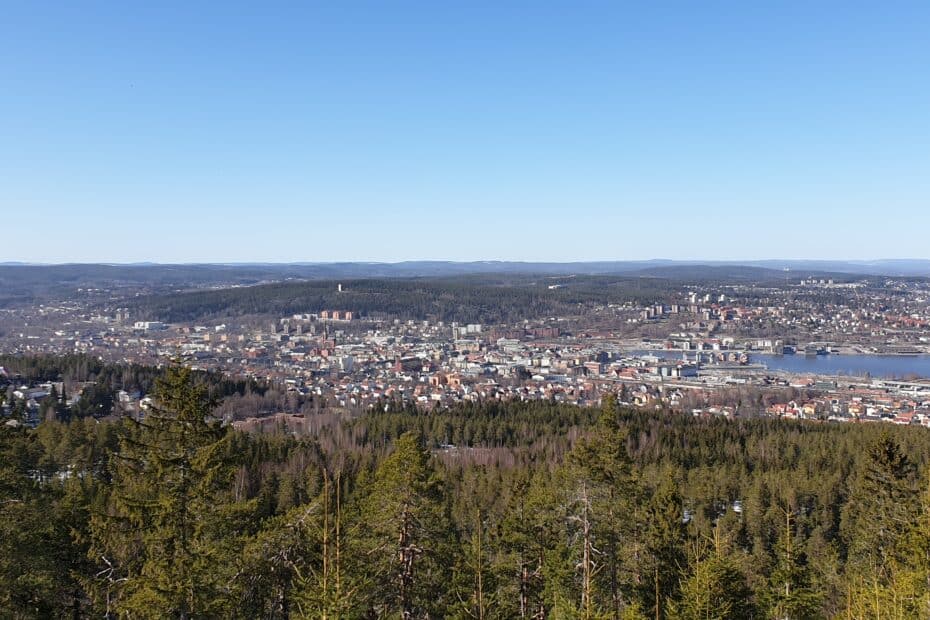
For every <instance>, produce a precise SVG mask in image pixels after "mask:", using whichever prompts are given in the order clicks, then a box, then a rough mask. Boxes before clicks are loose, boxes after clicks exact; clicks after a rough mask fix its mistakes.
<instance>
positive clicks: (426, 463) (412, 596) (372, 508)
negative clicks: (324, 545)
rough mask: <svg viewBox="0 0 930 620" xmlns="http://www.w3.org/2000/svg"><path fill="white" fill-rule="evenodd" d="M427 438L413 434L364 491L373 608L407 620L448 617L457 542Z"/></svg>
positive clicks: (364, 565)
mask: <svg viewBox="0 0 930 620" xmlns="http://www.w3.org/2000/svg"><path fill="white" fill-rule="evenodd" d="M420 443H421V440H420V438H419V437H418V436H417V435H415V434H413V433H405V434H403V435H401V436H400V437H399V438H398V439H397V440H396V441H395V442H394V451H393V452H392V453H391V455H390V456H388V457H387V458H386V459H385V460H384V461H383V462H382V463H381V465H380V466H379V467H378V469H377V470H376V471H375V473H374V475H373V476H372V478H371V480H370V481H368V482H367V483H366V484H365V488H363V489H362V490H360V495H361V499H360V502H359V505H358V509H359V510H358V511H357V513H356V515H355V517H356V519H358V520H359V521H358V523H359V525H358V539H357V540H356V541H355V542H356V543H357V546H356V548H355V549H354V554H353V556H354V557H353V561H354V562H356V565H355V567H354V570H355V571H356V573H357V574H358V577H357V578H359V579H363V580H365V581H368V582H369V583H370V588H367V592H366V594H367V595H368V601H367V602H368V605H369V606H370V607H371V609H372V610H373V612H374V613H376V614H377V615H379V616H386V615H392V614H399V615H400V617H401V618H403V620H412V619H413V618H421V617H427V616H441V615H443V613H444V610H445V609H446V608H447V606H448V604H449V601H448V600H447V598H446V596H445V595H446V594H447V588H446V586H447V585H448V583H449V579H450V576H451V570H450V567H451V564H452V546H451V541H450V540H449V536H450V533H451V531H452V530H451V524H450V523H449V517H448V507H447V505H446V501H445V497H444V493H443V484H442V481H441V480H440V478H439V476H438V475H437V473H436V470H435V469H434V466H433V463H432V460H431V457H430V454H429V452H428V451H426V450H425V449H424V448H423V447H421V445H420Z"/></svg>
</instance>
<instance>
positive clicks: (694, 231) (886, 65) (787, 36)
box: [0, 1, 930, 262]
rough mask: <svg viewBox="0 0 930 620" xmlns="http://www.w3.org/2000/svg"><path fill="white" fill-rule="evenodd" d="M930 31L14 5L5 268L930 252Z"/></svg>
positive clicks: (896, 13) (400, 10) (562, 7)
mask: <svg viewBox="0 0 930 620" xmlns="http://www.w3.org/2000/svg"><path fill="white" fill-rule="evenodd" d="M763 5H766V6H763ZM928 31H930V3H928V2H925V1H923V2H871V3H864V2H855V1H846V2H828V1H823V2H787V1H786V2H772V3H760V2H745V1H744V2H730V3H724V2H713V1H709V2H680V3H679V2H617V1H614V2H603V3H594V2H577V1H576V2H564V3H553V2H540V1H536V2H487V3H485V2H477V1H475V2H467V3H466V2H372V3H363V2H331V3H325V4H324V3H309V2H301V3H293V4H279V3H258V2H253V3H241V4H240V3H235V2H223V3H206V2H202V3H196V2H177V3H174V2H151V3H132V2H124V3H115V2H114V3H94V2H80V3H76V2H75V3H48V4H45V3H42V2H13V1H9V2H5V3H2V4H0V212H2V214H3V217H2V219H0V234H2V239H3V241H2V242H0V261H3V260H22V261H40V262H65V261H77V262H87V261H111V262H130V261H160V262H193V261H208V262H219V261H336V260H385V261H395V260H408V259H449V260H485V259H487V260H490V259H503V260H508V259H510V260H557V261H563V260H564V261H570V260H595V259H598V260H609V259H645V258H654V257H664V258H679V259H695V258H697V259H700V258H706V259H757V258H877V257H913V258H930V243H928V242H927V233H928V231H930V39H928V37H927V32H928Z"/></svg>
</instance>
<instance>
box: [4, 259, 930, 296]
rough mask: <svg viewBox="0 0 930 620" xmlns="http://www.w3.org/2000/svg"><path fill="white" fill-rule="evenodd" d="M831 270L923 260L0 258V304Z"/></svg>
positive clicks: (906, 269)
mask: <svg viewBox="0 0 930 620" xmlns="http://www.w3.org/2000/svg"><path fill="white" fill-rule="evenodd" d="M786 271H788V272H791V274H792V275H793V276H795V277H797V276H819V277H830V276H837V275H838V274H862V275H882V276H906V277H916V276H919V277H927V276H930V261H928V260H910V259H889V260H876V261H807V260H764V261H672V260H661V259H655V260H645V261H587V262H577V263H554V262H552V263H550V262H519V261H473V262H454V261H407V262H399V263H373V262H338V263H286V264H276V263H242V264H177V265H170V264H142V263H140V264H63V265H31V264H10V263H7V264H0V305H8V304H10V303H40V302H41V301H42V300H47V299H52V298H63V297H67V296H68V295H69V294H73V292H74V291H75V290H76V289H78V288H103V289H109V290H119V289H121V288H127V289H129V288H136V289H138V288H144V289H152V290H157V291H162V292H164V291H172V290H193V289H204V288H228V287H234V286H252V285H256V284H263V283H272V282H286V281H293V280H301V281H308V280H339V279H366V278H369V279H370V278H424V277H426V278H450V277H460V276H507V275H536V276H569V275H572V276H612V275H613V276H640V277H658V278H666V279H673V280H694V281H706V280H739V281H752V280H773V279H775V278H779V279H780V278H784V277H785V272H786Z"/></svg>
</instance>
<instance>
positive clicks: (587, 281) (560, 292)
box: [129, 276, 670, 323]
mask: <svg viewBox="0 0 930 620" xmlns="http://www.w3.org/2000/svg"><path fill="white" fill-rule="evenodd" d="M339 284H342V292H339V291H338V285H339ZM553 285H559V286H558V287H556V288H550V286H553ZM669 295H670V291H669V287H668V281H667V280H663V279H660V278H652V277H617V276H601V277H597V276H587V277H577V278H572V277H564V278H563V277H544V276H510V277H493V278H492V277H485V276H481V277H479V276H474V277H469V276H462V277H458V278H411V279H367V280H342V281H339V280H317V281H309V282H286V283H279V284H267V285H261V286H251V287H240V288H231V289H221V290H203V291H192V292H185V293H176V294H170V295H152V296H147V297H140V298H137V299H133V300H130V302H129V303H130V305H131V308H132V309H133V315H134V316H140V317H143V318H149V319H155V320H161V321H168V322H173V321H192V320H196V319H200V318H204V317H211V316H237V315H245V314H260V313H273V314H278V315H286V314H292V313H300V312H318V311H320V310H325V309H339V310H352V311H354V312H355V313H356V314H357V315H358V316H361V317H378V316H392V317H403V318H411V319H427V318H430V319H434V320H440V321H453V320H455V321H462V322H482V323H501V322H518V321H521V320H523V319H526V318H531V319H532V318H539V317H547V316H558V315H561V316H565V315H571V314H574V313H577V312H578V311H579V310H580V309H581V307H582V306H583V305H585V304H591V303H605V302H613V303H623V302H626V301H637V302H644V303H653V302H656V301H665V300H666V299H667V298H668V296H669Z"/></svg>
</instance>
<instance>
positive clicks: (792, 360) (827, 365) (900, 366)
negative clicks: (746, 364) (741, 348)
mask: <svg viewBox="0 0 930 620" xmlns="http://www.w3.org/2000/svg"><path fill="white" fill-rule="evenodd" d="M688 353H689V355H688V357H689V358H691V359H694V354H693V353H692V352H688ZM636 354H639V355H650V354H651V355H657V356H659V357H664V358H667V359H671V360H680V359H681V356H682V352H681V351H637V352H636ZM749 358H750V362H752V363H754V364H765V365H766V366H767V367H768V368H769V369H770V370H783V371H785V372H792V373H797V374H816V375H850V376H864V375H865V374H866V373H868V374H869V375H871V376H872V377H876V378H892V377H893V378H898V379H901V378H905V377H915V376H916V377H924V378H930V355H867V354H852V355H834V354H830V355H803V354H800V355H798V354H795V355H772V354H766V353H755V352H753V353H750V355H749Z"/></svg>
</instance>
